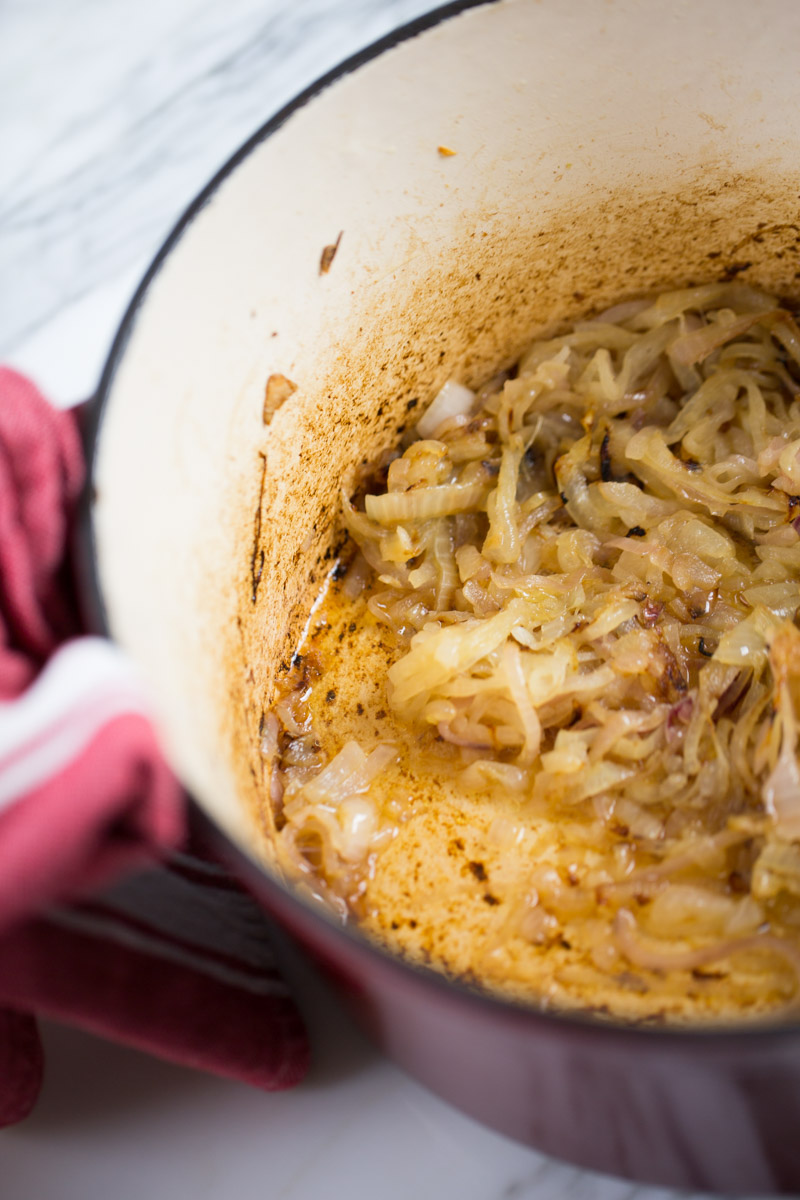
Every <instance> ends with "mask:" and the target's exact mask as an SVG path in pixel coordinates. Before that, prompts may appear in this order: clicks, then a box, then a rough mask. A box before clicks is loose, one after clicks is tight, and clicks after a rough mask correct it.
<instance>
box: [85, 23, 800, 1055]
mask: <svg viewBox="0 0 800 1200" xmlns="http://www.w3.org/2000/svg"><path fill="white" fill-rule="evenodd" d="M501 2H502V0H450V2H449V3H447V4H444V5H441V6H440V7H438V8H435V9H433V10H432V11H431V12H428V13H425V14H423V15H422V16H420V17H416V18H415V19H414V20H412V21H409V22H407V23H406V24H404V25H401V26H399V27H398V28H397V29H395V30H393V31H391V32H390V33H388V34H385V35H384V36H383V37H381V38H379V39H378V40H377V41H375V42H372V43H371V44H370V45H368V46H366V47H364V48H363V49H362V50H359V51H357V52H356V53H355V54H353V55H351V56H350V57H349V58H346V59H344V60H343V61H342V62H341V63H340V64H339V65H338V66H336V67H333V68H332V69H331V70H329V71H327V72H326V73H325V74H324V75H322V76H321V77H320V78H319V79H318V80H316V81H315V82H314V83H312V84H310V85H309V86H308V87H306V88H305V89H304V90H303V91H302V92H300V93H299V94H298V95H297V96H296V97H295V98H294V99H293V100H291V101H290V102H289V103H288V104H286V105H285V106H284V107H283V108H281V109H280V110H279V111H278V112H277V113H275V114H274V115H273V116H272V117H270V118H269V119H268V120H267V121H266V122H264V124H263V125H261V126H260V127H259V128H258V129H257V130H256V131H255V132H254V133H253V134H251V136H250V137H249V138H248V139H247V140H246V141H245V142H244V143H243V144H242V145H241V146H240V147H239V148H238V150H236V151H235V152H234V153H233V154H232V155H231V157H230V158H228V159H227V161H226V162H225V163H224V164H223V165H222V166H221V167H220V168H219V170H218V171H217V172H216V173H215V174H214V175H213V176H212V178H211V179H210V180H209V182H208V183H207V184H206V185H205V186H204V187H203V188H202V189H201V191H200V192H199V193H198V194H197V196H196V197H195V198H194V200H192V201H191V203H190V204H189V205H188V206H187V208H186V209H185V210H184V211H183V213H182V214H181V216H180V217H179V218H178V220H177V221H176V223H175V225H174V226H173V228H172V229H171V231H170V232H169V234H168V235H167V237H166V238H165V239H164V241H163V243H162V244H161V246H160V248H159V250H158V251H157V253H156V254H155V257H154V258H153V260H152V262H151V263H150V266H149V267H148V268H147V270H146V272H145V274H144V275H143V277H142V280H141V282H140V283H139V285H138V287H137V288H136V290H135V292H134V294H133V297H132V299H131V300H130V302H129V304H128V306H127V308H126V310H125V312H124V315H123V316H122V318H121V320H120V323H119V326H118V328H117V332H116V334H115V335H114V338H113V340H112V343H111V347H110V349H109V351H108V354H107V357H106V360H105V363H104V365H103V368H102V371H101V375H100V380H99V383H98V385H97V390H96V391H95V393H94V394H93V395H92V396H91V397H90V398H89V399H88V400H87V401H86V402H85V404H84V405H82V406H81V407H82V412H81V433H82V437H83V443H84V453H85V461H86V483H85V486H84V490H83V494H82V496H81V499H80V502H79V508H78V514H77V521H76V530H75V537H76V553H75V563H76V570H75V578H76V587H77V590H78V595H79V600H80V603H81V608H82V611H83V614H84V618H85V621H86V624H87V626H88V628H89V629H90V630H91V631H92V632H95V633H98V634H100V635H102V636H105V637H107V638H109V639H111V638H112V633H111V628H110V622H109V619H108V613H107V609H106V605H105V600H104V597H103V591H102V588H101V585H100V571H99V564H98V554H97V537H96V531H95V527H94V520H93V505H94V501H95V495H96V493H95V478H96V471H97V460H98V454H99V442H100V433H101V429H102V423H103V418H104V415H105V411H106V408H107V405H108V402H109V398H110V393H111V389H112V385H113V383H114V378H115V376H116V372H117V369H118V367H119V365H120V363H121V361H122V359H123V357H124V354H125V350H126V347H127V344H128V341H129V339H130V337H131V334H132V332H133V330H134V327H135V324H136V320H137V316H138V313H139V311H140V309H141V308H142V307H143V305H144V303H145V301H146V299H147V294H148V291H149V289H150V286H151V284H152V283H153V281H154V280H155V278H156V276H157V275H158V273H159V271H160V270H161V268H162V267H163V265H164V263H165V262H166V260H167V258H168V256H169V255H170V254H171V252H172V251H173V250H174V248H175V247H176V246H177V244H178V242H179V241H180V240H181V238H182V237H183V235H184V233H185V232H186V231H187V229H188V228H189V227H190V225H191V224H192V222H193V221H194V219H195V217H197V216H198V214H199V213H200V212H201V211H202V210H203V209H204V208H205V206H206V204H207V203H208V202H209V201H210V200H211V199H212V197H213V196H214V195H215V193H216V192H217V190H218V189H219V187H220V186H221V185H222V184H223V183H224V182H225V180H227V179H228V177H229V176H230V175H231V174H232V173H233V172H234V171H235V170H236V169H237V168H238V167H239V166H240V164H241V163H242V162H243V161H244V160H245V159H246V158H248V157H249V155H250V154H251V153H252V152H253V151H254V150H255V149H257V148H258V146H260V145H261V143H262V142H265V141H266V140H267V139H268V138H269V137H271V136H272V135H273V134H274V133H276V132H277V131H278V130H279V129H280V128H281V127H282V126H283V125H284V124H285V123H286V122H287V121H288V120H289V118H290V117H292V116H293V115H294V114H295V113H296V112H297V111H298V110H299V109H301V108H303V107H305V105H306V104H308V103H309V102H310V101H312V100H314V99H316V97H318V96H319V95H320V94H321V93H322V92H324V91H325V90H326V89H327V88H328V87H329V86H330V85H331V84H333V83H336V82H337V81H338V80H340V79H342V78H344V77H345V76H347V75H350V74H353V73H354V72H355V71H357V70H359V69H360V68H361V67H362V66H365V65H366V64H367V63H369V62H372V61H373V59H376V58H378V57H380V55H382V54H384V53H385V52H386V51H387V50H391V49H394V47H396V46H398V45H400V44H401V43H403V42H406V41H410V40H411V39H412V38H414V37H416V36H417V35H418V34H421V33H424V32H426V31H427V30H429V29H432V28H434V27H435V26H437V25H440V24H443V23H444V22H445V21H448V20H450V19H451V18H452V17H456V16H459V15H460V14H461V13H464V12H466V11H468V10H470V9H473V8H482V7H488V6H489V5H492V4H498V3H501ZM187 796H188V800H189V821H190V827H191V828H193V829H194V830H195V831H196V832H197V833H198V834H199V836H200V837H201V838H202V839H203V840H204V841H206V842H208V843H211V844H212V845H213V846H214V848H215V849H216V850H217V851H218V852H219V854H220V856H221V857H222V859H223V860H224V861H225V862H227V863H228V864H229V866H231V867H232V868H235V869H236V870H237V872H238V874H239V875H240V876H244V878H250V879H251V880H257V881H258V885H259V886H260V887H261V889H262V890H264V891H267V892H274V893H275V894H276V895H279V896H280V897H281V900H282V901H283V902H284V903H285V902H287V901H288V903H289V905H290V906H292V907H294V908H295V909H296V911H297V912H298V913H299V914H300V913H302V915H303V916H304V917H305V918H306V919H308V918H310V919H311V920H312V921H317V922H319V924H320V925H321V926H323V927H325V928H327V929H328V930H329V932H330V937H331V939H333V940H334V941H335V940H336V939H338V938H344V939H345V941H346V942H349V944H350V947H351V949H352V950H353V951H355V952H356V953H360V954H361V955H365V956H366V957H367V958H370V957H371V958H372V959H373V961H375V962H376V964H377V963H380V964H381V965H382V966H383V967H386V968H388V969H390V970H393V971H395V972H397V973H398V974H399V975H403V976H406V975H407V974H408V973H409V972H410V973H411V974H412V975H413V976H416V978H417V979H418V980H419V981H420V983H421V984H422V986H423V987H429V988H434V989H436V990H437V991H438V992H439V994H440V995H442V996H443V997H445V998H446V997H447V996H458V998H459V1000H460V1002H461V1003H462V1004H468V1005H472V1006H473V1007H474V1008H482V1009H483V1010H484V1011H486V1013H487V1016H489V1017H490V1018H491V1017H492V1015H493V1014H495V1015H496V1016H497V1017H499V1018H502V1019H503V1020H504V1021H508V1020H512V1021H515V1023H517V1024H518V1025H522V1024H532V1025H534V1026H537V1025H538V1026H539V1027H544V1028H548V1027H549V1028H550V1029H552V1031H553V1033H554V1034H555V1033H556V1032H559V1031H560V1032H567V1031H573V1032H575V1033H577V1034H579V1035H583V1036H589V1037H591V1036H594V1037H596V1038H599V1039H604V1040H605V1042H606V1044H607V1045H608V1046H609V1047H610V1046H611V1045H612V1044H613V1042H614V1041H615V1040H617V1039H618V1038H619V1037H620V1036H625V1037H626V1038H627V1037H632V1038H636V1039H637V1040H638V1042H639V1044H640V1045H643V1044H645V1043H649V1044H650V1045H653V1044H655V1043H662V1044H664V1045H665V1047H666V1046H668V1045H670V1044H671V1045H675V1046H676V1047H679V1046H686V1047H687V1048H688V1047H691V1046H698V1045H704V1046H705V1045H707V1046H709V1048H714V1049H717V1050H719V1051H723V1052H724V1051H725V1050H726V1049H728V1048H730V1047H731V1046H736V1047H738V1048H744V1046H745V1045H746V1046H747V1047H752V1048H755V1047H756V1046H760V1047H761V1048H764V1049H766V1048H767V1047H768V1046H770V1045H772V1044H773V1043H774V1044H780V1045H782V1046H785V1044H786V1043H787V1042H793V1041H797V1039H798V1033H799V1032H800V1026H798V1024H797V1023H795V1024H792V1025H789V1024H778V1023H765V1024H757V1025H753V1024H748V1023H741V1024H733V1023H732V1024H730V1025H719V1026H712V1027H709V1028H703V1027H702V1026H689V1027H686V1026H670V1025H666V1024H665V1025H663V1026H661V1025H635V1024H633V1023H626V1022H624V1021H621V1020H619V1019H615V1018H601V1017H598V1016H596V1015H594V1014H592V1013H591V1012H585V1013H582V1012H580V1011H576V1012H571V1011H558V1010H555V1009H552V1010H551V1009H537V1008H535V1007H533V1006H531V1005H527V1004H524V1003H523V1002H521V1001H516V1000H514V999H512V998H503V997H501V996H499V995H494V994H492V993H489V992H479V991H477V990H474V989H472V988H470V987H468V986H467V985H466V984H465V983H462V982H461V981H460V980H459V979H454V978H450V977H449V976H447V975H445V974H443V973H442V972H439V971H436V970H434V969H433V968H430V967H426V966H424V965H422V964H417V963H414V962H411V961H409V960H406V959H403V958H401V957H400V956H399V955H397V954H394V953H392V952H391V951H389V950H388V949H386V948H384V947H383V946H381V945H380V944H379V943H378V942H377V941H375V940H372V939H370V938H367V937H366V936H365V935H364V934H362V933H361V932H360V930H359V929H358V928H357V927H354V926H352V925H346V926H345V925H341V924H339V923H338V922H337V921H336V920H335V918H334V917H333V915H332V914H331V915H329V914H327V913H326V912H324V911H323V910H321V909H320V908H318V907H316V906H313V905H312V904H310V903H309V902H308V901H306V900H304V899H303V897H302V896H301V895H300V894H299V893H298V892H297V891H296V890H295V889H293V888H291V887H289V886H287V885H286V884H284V883H283V882H282V881H281V880H279V879H278V877H277V876H276V875H273V873H271V872H270V871H269V870H268V868H267V867H266V866H264V865H262V864H261V863H259V862H258V861H257V860H255V859H254V858H253V857H251V856H250V855H248V854H247V853H246V852H245V851H244V850H243V849H242V847H240V846H239V845H237V843H236V842H235V841H234V840H233V839H232V838H230V837H229V836H228V835H227V834H226V833H225V832H224V831H223V830H222V829H221V828H220V827H219V826H218V825H217V824H216V823H215V822H214V821H213V820H212V818H211V817H210V816H209V815H208V813H207V812H206V811H205V809H204V807H203V806H202V805H201V804H200V803H199V801H197V800H196V799H195V798H194V797H193V796H192V795H191V794H190V793H188V791H187Z"/></svg>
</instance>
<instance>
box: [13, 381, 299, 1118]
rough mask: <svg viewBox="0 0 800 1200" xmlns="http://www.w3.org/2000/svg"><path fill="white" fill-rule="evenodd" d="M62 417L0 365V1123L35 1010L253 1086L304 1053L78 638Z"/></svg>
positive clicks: (31, 1095) (160, 767)
mask: <svg viewBox="0 0 800 1200" xmlns="http://www.w3.org/2000/svg"><path fill="white" fill-rule="evenodd" d="M83 480H84V466H83V459H82V452H81V446H80V439H79V436H78V430H77V422H76V418H75V415H74V413H72V412H68V411H67V412H63V411H58V410H55V409H53V408H51V407H50V406H49V405H48V404H47V402H46V401H45V400H44V399H43V397H42V396H41V395H40V394H39V392H38V391H37V390H36V388H35V387H34V386H33V385H32V384H31V383H30V382H29V381H28V380H26V379H25V378H23V377H22V376H21V375H18V374H17V373H16V372H14V371H10V370H8V369H5V368H0V1125H7V1124H9V1123H12V1122H14V1121H18V1120H20V1119H21V1118H22V1117H24V1116H26V1115H27V1113H28V1112H29V1111H30V1109H31V1107H32V1106H33V1104H34V1102H35V1099H36V1096H37V1094H38V1091H39V1087H40V1084H41V1079H42V1065H43V1064H42V1050H41V1043H40V1041H39V1037H38V1033H37V1029H36V1021H35V1014H37V1013H38V1014H40V1015H46V1016H50V1017H55V1018H57V1019H61V1020H66V1021H69V1022H70V1023H73V1024H75V1025H79V1026H81V1027H83V1028H85V1029H88V1030H90V1031H93V1032H96V1033H100V1034H102V1035H104V1036H107V1037H111V1038H114V1039H116V1040H118V1041H121V1042H125V1043H127V1044H128V1045H133V1046H138V1047H140V1048H143V1049H146V1050H148V1051H150V1052H152V1053H155V1054H158V1055H160V1056H161V1057H163V1058H168V1059H171V1060H172V1061H175V1062H179V1063H184V1064H186V1065H189V1066H192V1067H199V1068H202V1069H206V1070H209V1071H213V1072H215V1073H217V1074H220V1075H226V1076H229V1077H232V1078H236V1079H241V1080H244V1081H246V1082H248V1083H251V1084H254V1085H256V1086H258V1087H261V1088H265V1089H267V1090H275V1089H278V1088H284V1087H289V1086H291V1085H292V1084H294V1083H297V1082H299V1080H300V1079H301V1078H302V1077H303V1075H304V1073H305V1070H306V1067H307V1062H308V1044H307V1041H306V1037H305V1032H304V1030H303V1026H302V1023H301V1021H300V1018H299V1016H298V1013H297V1010H296V1008H295V1005H294V1003H293V1001H292V999H291V997H290V996H289V993H288V991H287V990H286V988H285V986H284V984H283V982H282V981H281V979H280V977H279V975H278V973H277V971H276V968H275V964H274V961H273V956H272V950H271V946H270V942H269V936H268V925H267V922H266V920H265V918H264V917H263V915H262V913H261V911H260V910H259V908H258V907H257V905H256V904H255V903H254V901H253V900H251V899H250V897H249V896H247V895H246V893H244V892H243V891H242V890H241V889H240V888H239V886H238V885H237V884H236V883H235V882H234V881H233V880H232V879H230V878H229V876H228V875H227V874H226V872H225V871H224V870H223V869H222V868H221V867H219V866H218V865H216V864H214V863H211V862H209V861H207V860H205V859H204V858H202V857H198V854H197V852H196V850H195V851H191V852H190V848H189V847H188V846H187V838H188V835H187V812H186V804H185V798H184V796H183V793H182V790H181V788H180V786H179V784H178V782H177V781H176V779H175V778H174V776H173V775H172V773H171V771H170V770H169V767H168V766H167V764H166V763H165V761H164V759H163V757H162V755H161V753H160V750H159V746H158V741H157V738H156V735H155V732H154V730H153V727H152V725H151V723H150V721H149V719H148V716H147V704H146V698H145V695H144V690H143V688H142V685H141V684H140V682H139V680H138V678H137V676H136V673H135V671H134V669H133V667H132V665H131V664H130V663H128V662H127V660H126V659H125V657H124V656H123V654H122V653H121V652H120V651H119V650H118V649H117V648H116V647H115V646H113V645H112V644H111V643H110V642H109V641H106V640H105V639H103V638H97V637H90V636H86V635H82V634H81V631H80V624H79V620H78V615H77V605H76V603H75V597H74V592H73V588H72V583H71V576H70V572H69V563H68V555H67V545H68V539H69V534H70V529H71V525H72V522H73V519H74V513H75V505H76V503H77V499H78V496H79V493H80V490H81V488H82V485H83Z"/></svg>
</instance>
